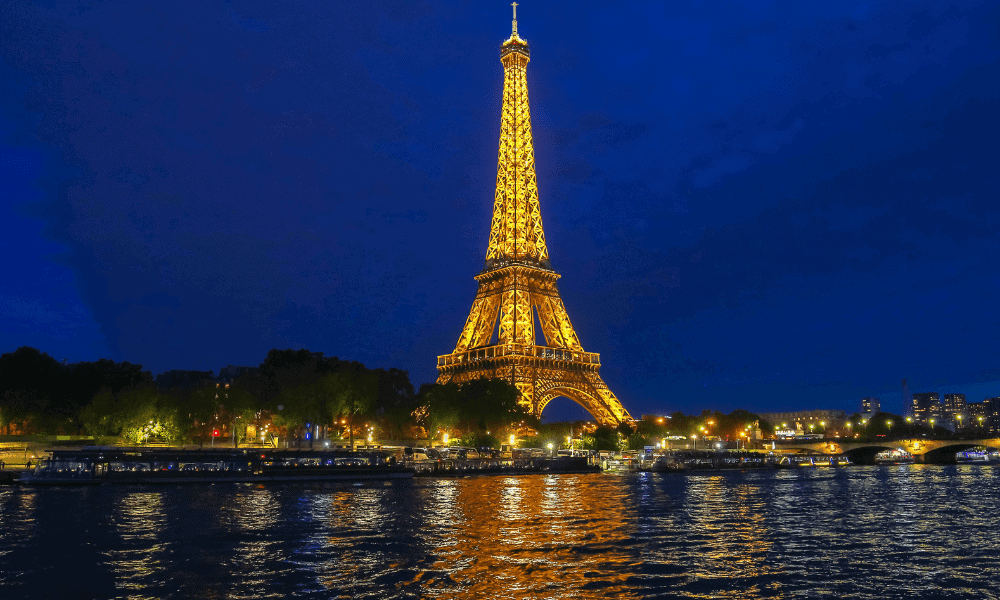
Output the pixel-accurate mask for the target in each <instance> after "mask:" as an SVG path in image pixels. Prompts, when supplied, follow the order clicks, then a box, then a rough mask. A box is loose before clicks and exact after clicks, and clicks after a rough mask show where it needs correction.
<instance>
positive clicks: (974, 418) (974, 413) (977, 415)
mask: <svg viewBox="0 0 1000 600" xmlns="http://www.w3.org/2000/svg"><path fill="white" fill-rule="evenodd" d="M986 400H989V398H987V399H986ZM986 400H983V401H982V402H969V403H968V404H966V405H965V410H966V411H968V413H969V423H968V427H976V428H985V427H986V419H987V418H988V417H989V404H988V403H987V402H986Z"/></svg>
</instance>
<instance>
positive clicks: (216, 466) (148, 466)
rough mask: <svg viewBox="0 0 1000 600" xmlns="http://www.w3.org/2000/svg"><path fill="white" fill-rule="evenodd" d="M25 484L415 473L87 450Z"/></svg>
mask: <svg viewBox="0 0 1000 600" xmlns="http://www.w3.org/2000/svg"><path fill="white" fill-rule="evenodd" d="M50 452H51V454H52V457H51V458H49V459H43V460H42V461H41V462H40V463H39V465H38V467H37V468H36V469H35V471H34V472H33V473H30V474H25V475H23V476H22V477H21V479H20V480H19V483H21V484H24V485H35V486H38V485H96V484H100V483H126V484H156V483H222V482H230V483H266V482H289V481H337V480H359V479H399V478H410V477H413V470H412V469H409V468H405V467H402V466H398V465H397V464H396V460H395V457H394V456H393V455H392V454H391V453H388V452H378V451H376V452H349V451H340V450H338V451H317V452H313V451H294V450H260V449H243V450H204V449H202V450H179V449H155V450H151V449H146V448H141V449H140V448H99V447H95V448H85V449H83V450H52V451H50Z"/></svg>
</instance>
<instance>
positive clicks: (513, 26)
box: [510, 2, 517, 38]
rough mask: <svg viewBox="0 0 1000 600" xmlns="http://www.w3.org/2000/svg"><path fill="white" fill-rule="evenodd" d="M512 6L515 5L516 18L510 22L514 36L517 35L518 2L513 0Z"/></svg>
mask: <svg viewBox="0 0 1000 600" xmlns="http://www.w3.org/2000/svg"><path fill="white" fill-rule="evenodd" d="M510 5H511V6H513V7H514V20H513V21H511V22H510V33H511V35H512V36H513V37H515V38H516V37H517V2H511V3H510Z"/></svg>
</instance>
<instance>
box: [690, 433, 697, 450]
mask: <svg viewBox="0 0 1000 600" xmlns="http://www.w3.org/2000/svg"><path fill="white" fill-rule="evenodd" d="M691 439H692V440H694V449H695V450H697V449H698V436H696V435H692V436H691Z"/></svg>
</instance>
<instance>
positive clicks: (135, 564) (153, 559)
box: [106, 492, 168, 599]
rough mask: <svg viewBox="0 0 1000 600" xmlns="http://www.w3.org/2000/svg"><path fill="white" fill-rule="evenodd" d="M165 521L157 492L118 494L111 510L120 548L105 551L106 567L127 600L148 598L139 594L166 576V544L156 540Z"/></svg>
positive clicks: (165, 517) (161, 496)
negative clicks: (157, 578) (116, 502)
mask: <svg viewBox="0 0 1000 600" xmlns="http://www.w3.org/2000/svg"><path fill="white" fill-rule="evenodd" d="M166 520H167V515H166V513H165V511H164V509H163V495H162V493H160V492H133V493H128V494H124V495H122V497H121V499H120V500H119V502H118V504H117V506H116V507H115V510H114V515H113V521H112V522H113V524H114V527H115V532H116V533H117V534H118V536H119V537H120V538H121V540H122V542H123V544H122V545H123V548H122V549H113V550H108V551H106V555H107V556H108V568H109V570H110V571H111V574H112V575H113V576H114V578H115V587H116V588H118V589H120V590H128V591H130V592H132V593H130V594H129V595H128V598H130V599H133V598H134V599H141V598H150V597H151V596H144V595H142V594H141V593H140V592H142V590H143V589H144V588H146V587H148V586H149V585H150V583H151V582H153V581H154V580H155V578H154V576H159V577H163V576H164V575H165V574H166V571H167V569H166V568H165V565H164V561H163V556H164V555H165V553H166V550H167V546H168V544H167V543H164V542H162V541H161V540H160V535H161V534H162V532H163V530H164V528H165V524H166Z"/></svg>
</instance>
